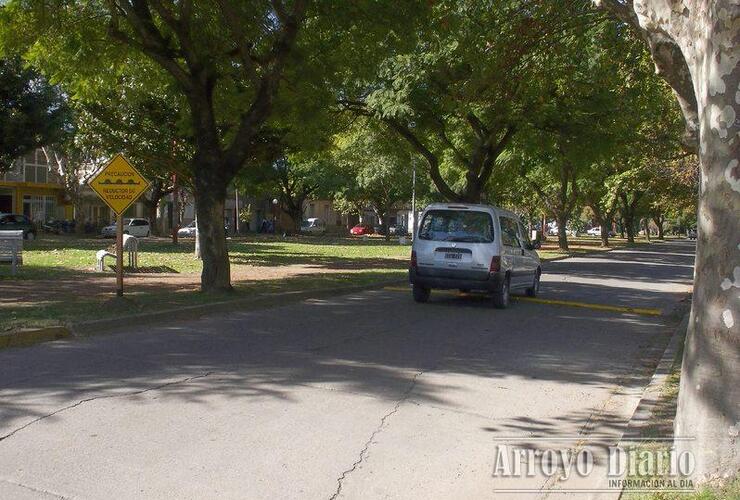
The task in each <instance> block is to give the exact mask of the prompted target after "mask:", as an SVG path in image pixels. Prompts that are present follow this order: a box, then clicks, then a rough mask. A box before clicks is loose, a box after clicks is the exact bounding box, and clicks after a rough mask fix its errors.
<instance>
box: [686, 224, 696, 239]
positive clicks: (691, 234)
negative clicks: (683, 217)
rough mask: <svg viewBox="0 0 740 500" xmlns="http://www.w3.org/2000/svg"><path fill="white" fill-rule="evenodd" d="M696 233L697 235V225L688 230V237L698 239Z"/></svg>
mask: <svg viewBox="0 0 740 500" xmlns="http://www.w3.org/2000/svg"><path fill="white" fill-rule="evenodd" d="M696 235H697V232H696V228H695V227H692V228H691V229H689V230H688V231H686V237H687V238H688V239H690V240H695V239H696Z"/></svg>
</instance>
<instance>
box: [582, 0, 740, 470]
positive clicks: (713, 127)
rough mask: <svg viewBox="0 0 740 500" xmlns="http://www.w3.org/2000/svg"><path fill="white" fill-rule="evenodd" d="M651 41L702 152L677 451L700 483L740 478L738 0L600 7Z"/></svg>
mask: <svg viewBox="0 0 740 500" xmlns="http://www.w3.org/2000/svg"><path fill="white" fill-rule="evenodd" d="M595 3H596V5H597V6H600V7H602V8H604V9H606V10H607V11H609V12H611V13H612V14H613V15H614V16H616V17H617V18H618V19H619V20H621V21H622V22H624V23H625V24H626V25H628V26H631V27H632V28H633V29H634V30H635V32H636V33H638V35H639V36H640V37H641V38H642V39H643V40H644V41H645V43H646V44H647V45H648V47H649V48H650V52H651V54H652V56H653V60H654V62H655V67H656V70H657V73H658V74H659V75H661V76H662V77H663V78H665V80H666V81H667V82H668V83H669V84H670V86H671V87H672V89H673V90H674V92H675V95H676V99H677V101H678V102H679V104H680V105H681V109H682V111H683V114H684V118H685V121H686V134H685V139H686V140H685V143H686V145H687V146H688V147H690V148H693V149H694V150H696V151H698V153H699V162H700V166H701V178H702V182H701V190H700V192H699V217H698V225H699V228H698V229H699V231H698V233H699V234H698V243H697V252H696V267H695V269H696V272H695V277H694V295H693V300H692V305H691V317H690V320H689V327H688V328H689V329H688V333H687V337H686V346H685V349H684V360H683V365H682V369H681V386H680V391H679V400H678V411H677V416H676V425H675V431H676V432H675V434H676V435H677V436H690V437H693V438H695V439H693V440H681V441H678V442H676V447H677V451H679V452H683V451H688V452H691V453H693V455H694V457H695V460H696V470H695V474H696V476H697V478H698V479H700V480H703V479H708V478H711V477H718V476H719V477H723V476H728V475H731V474H735V473H737V471H738V469H740V453H737V439H738V437H737V435H738V422H740V405H738V401H740V349H738V342H739V341H740V313H738V311H740V295H739V294H738V293H737V288H738V287H740V246H738V240H737V235H738V234H740V216H739V215H738V214H740V164H739V163H738V161H740V160H739V159H738V158H740V151H739V148H740V141H738V132H739V128H740V122H739V121H738V120H737V115H738V101H737V89H738V86H739V85H740V65H739V64H738V60H739V59H740V52H739V51H740V48H739V47H738V45H739V44H738V41H739V38H740V23H738V19H739V18H740V5H738V3H737V2H735V1H733V0H697V1H694V2H687V1H683V0H641V1H639V2H638V1H634V0H595Z"/></svg>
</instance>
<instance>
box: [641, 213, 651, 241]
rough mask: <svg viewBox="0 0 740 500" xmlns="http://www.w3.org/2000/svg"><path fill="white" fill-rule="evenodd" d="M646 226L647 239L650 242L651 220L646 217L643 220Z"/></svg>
mask: <svg viewBox="0 0 740 500" xmlns="http://www.w3.org/2000/svg"><path fill="white" fill-rule="evenodd" d="M643 222H644V226H645V238H647V240H648V241H650V219H648V218H647V217H645V218H644V219H643Z"/></svg>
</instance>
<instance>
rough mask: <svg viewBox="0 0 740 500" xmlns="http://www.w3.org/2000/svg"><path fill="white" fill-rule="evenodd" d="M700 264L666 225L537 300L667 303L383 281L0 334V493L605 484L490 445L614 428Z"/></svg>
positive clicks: (556, 278) (120, 494)
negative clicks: (92, 329) (424, 291)
mask: <svg viewBox="0 0 740 500" xmlns="http://www.w3.org/2000/svg"><path fill="white" fill-rule="evenodd" d="M692 264H693V245H691V244H689V243H687V242H685V243H684V242H674V243H666V244H660V245H651V246H650V247H649V248H647V249H640V250H620V251H614V252H610V253H608V254H605V255H601V256H599V257H594V258H572V259H566V260H563V261H558V262H552V263H549V264H547V265H546V267H545V272H546V274H545V275H544V277H543V286H542V292H541V297H542V298H544V299H547V298H552V299H559V300H562V299H565V300H573V301H581V302H587V303H593V304H608V305H618V306H624V307H641V308H656V309H660V310H661V312H662V313H661V315H660V316H654V315H639V314H625V313H619V312H611V311H602V310H596V309H590V308H575V307H564V306H555V305H551V304H543V303H531V302H525V301H519V302H515V303H514V304H513V305H512V307H511V308H510V309H507V310H503V311H501V310H495V309H493V308H492V307H491V306H490V304H489V302H488V301H487V300H486V299H485V298H482V297H476V296H461V295H458V294H453V293H436V294H433V296H432V300H431V302H430V303H428V304H415V303H414V302H413V301H412V300H411V294H410V292H408V291H406V290H403V289H399V287H391V288H390V289H384V290H376V291H368V292H363V293H357V294H352V295H345V296H341V297H335V298H331V299H322V300H318V299H317V300H306V301H303V302H300V303H294V304H290V305H284V306H280V307H275V308H271V309H265V310H260V311H249V312H235V313H233V314H230V315H223V314H219V315H215V316H212V317H205V318H202V319H200V320H197V321H191V322H187V323H176V324H173V325H171V326H167V327H142V328H139V327H137V326H136V325H131V326H130V328H129V329H127V330H126V331H122V332H120V333H116V334H109V335H99V336H94V337H89V338H86V339H82V340H72V341H57V342H52V343H48V344H43V345H38V346H35V347H31V348H24V349H8V350H4V351H0V498H2V499H16V498H18V499H24V498H95V499H98V498H99V499H108V498H193V499H203V498H281V499H287V498H310V499H313V498H318V499H327V498H335V497H338V498H363V499H364V498H420V499H421V498H423V499H430V498H456V499H464V498H471V499H472V498H507V497H509V496H512V497H513V498H518V499H522V498H529V497H539V498H542V497H548V496H553V497H556V498H562V497H563V494H557V495H556V494H554V493H552V492H553V491H554V490H558V489H569V488H595V487H597V486H598V485H599V484H600V483H599V481H601V479H602V478H603V474H601V475H599V474H598V473H593V474H591V475H590V476H588V477H583V478H575V479H573V480H570V479H569V480H568V481H562V480H557V479H556V478H555V477H554V476H553V477H548V475H547V474H543V473H541V472H539V471H537V472H536V473H535V475H534V476H533V477H524V478H522V477H501V476H500V475H495V470H494V469H495V467H496V466H497V465H500V464H498V463H497V453H498V452H499V449H500V448H499V447H500V445H501V444H502V443H507V444H509V445H512V446H513V445H514V444H519V445H522V446H530V447H539V448H543V447H544V446H545V445H546V446H556V447H558V448H563V447H566V448H570V449H578V448H579V447H580V446H583V443H586V442H588V441H589V440H591V439H593V440H596V439H618V437H619V436H620V435H621V433H622V431H623V430H624V426H625V423H626V422H627V421H628V419H629V417H630V416H631V415H632V412H633V411H634V409H635V407H636V405H637V403H638V401H639V397H640V393H641V391H642V388H643V387H644V385H645V384H646V382H647V377H648V376H649V375H650V371H651V370H650V369H651V366H652V365H653V364H654V363H655V361H656V360H657V358H658V357H659V356H660V354H661V353H662V350H663V348H664V347H665V345H666V343H667V341H668V338H669V337H670V335H671V333H672V331H673V329H674V328H675V326H676V324H677V323H678V320H679V319H680V314H679V313H680V311H681V309H682V307H683V308H685V307H686V305H687V303H686V292H688V291H689V287H690V284H691V278H692V275H693V269H692ZM94 313H95V312H94V311H90V314H91V316H92V315H94ZM597 437H598V438H597ZM543 438H545V439H543ZM543 443H544V444H543ZM552 443H555V445H553V444H552ZM596 467H597V468H598V467H603V463H601V461H599V463H597V464H596ZM507 488H528V489H532V490H534V492H533V493H531V494H529V495H527V494H521V493H516V494H514V493H512V494H509V493H507V492H505V491H502V489H507ZM579 497H581V496H579Z"/></svg>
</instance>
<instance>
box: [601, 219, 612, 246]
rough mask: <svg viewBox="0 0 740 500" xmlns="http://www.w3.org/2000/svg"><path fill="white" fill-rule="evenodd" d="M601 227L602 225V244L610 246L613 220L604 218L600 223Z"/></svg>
mask: <svg viewBox="0 0 740 500" xmlns="http://www.w3.org/2000/svg"><path fill="white" fill-rule="evenodd" d="M599 227H601V246H602V247H608V246H609V231H611V230H612V228H611V221H608V220H606V219H602V220H601V223H600V224H599Z"/></svg>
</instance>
